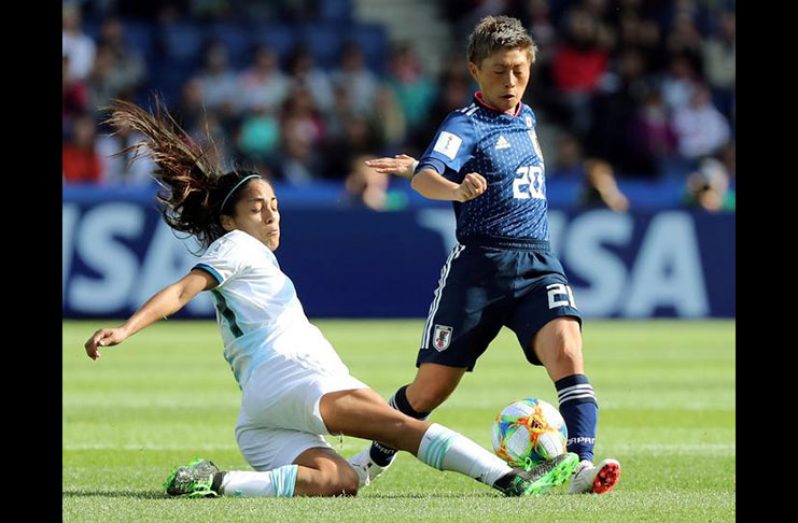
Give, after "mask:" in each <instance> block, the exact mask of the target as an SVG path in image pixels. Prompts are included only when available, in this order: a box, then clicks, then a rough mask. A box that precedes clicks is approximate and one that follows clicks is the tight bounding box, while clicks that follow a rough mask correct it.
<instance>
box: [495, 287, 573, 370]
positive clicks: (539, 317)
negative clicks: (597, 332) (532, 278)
mask: <svg viewBox="0 0 798 523" xmlns="http://www.w3.org/2000/svg"><path fill="white" fill-rule="evenodd" d="M555 320H557V321H556V322H555ZM560 320H567V321H560ZM552 322H553V323H552ZM507 326H508V327H509V328H510V329H512V330H513V332H515V335H516V337H517V338H518V343H519V344H520V345H521V348H522V349H523V351H524V355H525V356H526V359H527V360H528V361H529V362H530V363H532V364H533V365H544V364H545V363H546V360H547V359H549V358H550V356H551V355H553V354H556V353H558V352H559V351H561V350H571V349H574V348H576V347H577V346H578V348H579V349H581V326H582V315H581V313H580V312H579V309H577V308H576V305H575V303H574V301H573V294H572V292H571V291H570V287H569V286H568V284H567V281H566V280H565V279H564V277H563V278H555V279H551V278H544V279H542V280H541V281H540V282H538V283H536V285H535V286H534V287H533V288H532V289H531V290H530V292H528V293H527V294H525V295H524V296H523V297H522V298H519V299H518V300H517V302H516V305H515V310H514V311H513V314H512V316H511V317H510V320H509V321H508V322H507Z"/></svg>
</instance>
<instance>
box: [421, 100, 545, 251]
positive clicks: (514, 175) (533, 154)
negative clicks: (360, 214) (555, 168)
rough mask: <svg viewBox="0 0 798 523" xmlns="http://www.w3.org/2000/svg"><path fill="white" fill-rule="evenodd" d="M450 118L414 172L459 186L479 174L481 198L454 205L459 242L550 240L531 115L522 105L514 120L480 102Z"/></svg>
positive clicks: (540, 156)
mask: <svg viewBox="0 0 798 523" xmlns="http://www.w3.org/2000/svg"><path fill="white" fill-rule="evenodd" d="M480 94H481V93H476V95H475V96H474V102H473V103H472V104H471V105H469V106H467V107H464V108H462V109H458V110H457V111H454V112H452V113H450V114H449V116H447V117H446V120H444V121H443V123H442V124H441V126H440V128H439V129H438V132H437V134H436V135H435V139H434V140H433V141H432V143H431V144H430V146H429V147H428V148H427V150H426V151H425V152H424V155H423V156H422V157H421V160H420V161H419V165H418V168H417V169H416V172H419V171H420V170H421V169H424V168H431V169H434V170H435V171H436V172H438V173H439V174H441V175H443V176H444V177H446V178H447V179H449V180H451V181H453V182H455V183H461V182H462V181H463V178H464V177H465V175H466V174H468V173H470V172H477V173H479V174H481V175H482V176H484V177H485V180H487V182H488V187H487V190H486V191H485V193H484V194H482V195H481V196H479V197H477V198H474V199H473V200H469V201H467V202H465V203H460V202H454V212H455V216H456V217H457V239H458V241H460V242H464V241H468V240H478V239H480V238H512V239H533V240H548V239H549V226H548V219H547V215H546V209H547V204H546V178H545V169H544V166H543V154H542V153H541V150H540V145H539V144H538V139H537V135H536V134H535V113H533V112H532V109H530V108H529V106H527V105H525V104H523V103H521V104H520V107H519V109H518V110H517V112H516V114H515V115H510V114H505V113H503V112H501V111H499V110H497V109H495V108H492V107H490V106H489V105H487V104H486V103H485V102H483V101H482V99H481V96H480Z"/></svg>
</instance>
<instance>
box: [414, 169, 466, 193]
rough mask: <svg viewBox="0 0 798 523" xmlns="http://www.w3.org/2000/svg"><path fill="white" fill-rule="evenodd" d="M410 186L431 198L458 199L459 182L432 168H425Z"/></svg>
mask: <svg viewBox="0 0 798 523" xmlns="http://www.w3.org/2000/svg"><path fill="white" fill-rule="evenodd" d="M410 186H411V187H412V188H413V190H414V191H416V192H417V193H419V194H420V195H421V196H423V197H425V198H429V199H430V200H456V199H457V197H456V191H457V188H458V187H459V185H458V184H456V183H454V182H450V181H449V180H447V179H446V178H444V177H443V176H441V175H440V174H438V173H436V172H435V171H433V170H432V169H424V170H422V171H421V172H419V173H418V174H416V175H415V176H414V177H413V180H412V181H411V182H410Z"/></svg>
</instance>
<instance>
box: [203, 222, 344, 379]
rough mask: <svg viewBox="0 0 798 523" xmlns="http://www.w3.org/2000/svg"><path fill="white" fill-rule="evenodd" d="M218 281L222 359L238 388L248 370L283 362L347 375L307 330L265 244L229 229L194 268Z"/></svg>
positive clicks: (329, 348) (332, 351) (320, 340)
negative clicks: (227, 364) (222, 346)
mask: <svg viewBox="0 0 798 523" xmlns="http://www.w3.org/2000/svg"><path fill="white" fill-rule="evenodd" d="M194 268H199V269H203V270H205V271H207V272H208V273H210V274H211V275H212V276H213V277H214V278H216V280H217V281H218V282H219V285H218V286H217V287H216V288H214V289H212V290H211V294H212V295H213V299H214V301H215V303H216V321H217V323H218V324H219V329H220V331H221V335H222V340H223V341H224V357H225V359H226V360H227V362H228V363H229V364H230V368H231V369H232V371H233V374H234V375H235V378H236V381H238V384H239V386H240V387H241V388H243V387H244V385H245V384H246V382H247V380H249V377H250V375H251V374H252V371H254V370H255V369H256V368H258V367H259V366H261V365H264V364H267V365H268V363H269V361H270V360H271V361H272V363H273V364H274V366H275V368H277V367H280V368H282V367H283V366H284V365H285V363H286V360H291V361H295V362H297V363H299V364H301V365H302V366H303V367H311V368H314V369H316V370H318V371H319V373H321V374H329V373H341V372H343V373H344V374H348V373H349V370H348V369H347V368H346V366H345V365H344V364H343V362H342V361H341V359H340V358H339V357H338V354H337V353H336V352H335V349H333V347H332V345H330V343H329V342H328V341H327V340H326V339H325V338H324V336H323V335H322V333H321V331H319V329H317V328H316V327H315V326H314V325H312V324H311V323H310V322H309V321H308V319H307V316H305V311H304V310H303V309H302V304H301V303H300V302H299V299H298V298H297V295H296V290H295V289H294V284H293V283H292V282H291V280H290V279H289V278H288V276H286V275H285V274H284V273H283V271H281V270H280V265H279V264H278V263H277V258H276V257H275V256H274V254H273V253H272V252H271V251H270V250H269V248H268V247H266V245H264V244H263V243H261V242H260V241H258V240H257V239H255V238H254V237H252V236H250V235H249V234H247V233H245V232H243V231H239V230H234V231H231V232H229V233H227V234H225V235H224V236H222V237H221V238H219V239H217V240H216V241H215V242H213V243H212V244H211V245H210V247H208V250H207V251H206V252H205V254H204V255H203V256H202V257H201V258H200V260H199V262H198V263H197V264H196V265H195V266H194Z"/></svg>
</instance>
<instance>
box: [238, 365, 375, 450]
mask: <svg viewBox="0 0 798 523" xmlns="http://www.w3.org/2000/svg"><path fill="white" fill-rule="evenodd" d="M263 367H266V366H265V365H264V366H263ZM282 370H284V371H285V372H283V373H281V374H278V375H275V373H274V372H272V369H268V368H264V369H261V368H258V369H256V371H255V372H254V373H253V375H252V377H251V378H250V380H249V382H247V385H246V386H245V388H244V393H243V399H242V402H241V410H242V412H243V413H244V415H245V416H246V417H247V418H248V419H250V420H252V422H253V423H254V424H256V425H258V426H262V427H271V428H279V429H289V430H296V431H303V432H309V433H311V434H329V432H328V431H327V427H326V425H325V423H324V420H323V419H322V416H321V414H320V412H319V402H320V401H321V398H322V397H323V396H324V395H325V394H328V393H330V392H337V391H341V390H354V389H360V388H367V387H368V386H367V385H366V384H365V383H363V382H362V381H360V380H358V379H357V378H355V377H353V376H351V375H349V374H343V373H335V374H325V373H322V372H320V371H319V370H317V369H315V368H309V367H303V366H302V365H299V364H294V365H292V366H291V367H290V368H286V369H282ZM286 376H287V377H286Z"/></svg>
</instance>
